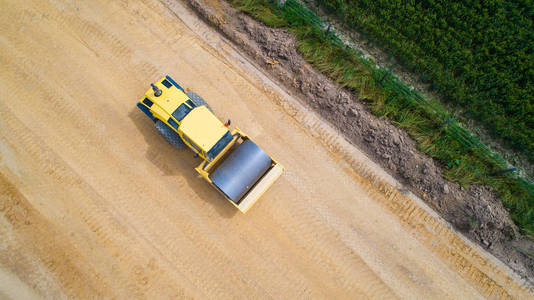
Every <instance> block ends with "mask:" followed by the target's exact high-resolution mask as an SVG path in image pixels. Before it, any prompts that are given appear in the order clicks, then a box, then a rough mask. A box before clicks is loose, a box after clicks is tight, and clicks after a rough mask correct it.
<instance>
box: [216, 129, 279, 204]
mask: <svg viewBox="0 0 534 300" xmlns="http://www.w3.org/2000/svg"><path fill="white" fill-rule="evenodd" d="M270 166H271V158H270V157H269V156H268V155H267V154H266V153H265V152H263V150H261V149H260V147H258V146H257V145H256V144H254V142H252V141H251V140H245V141H244V142H243V143H242V144H241V145H239V146H238V147H237V149H235V150H234V152H232V154H230V155H229V156H228V158H227V159H226V160H225V161H224V162H223V163H222V164H221V165H220V166H219V167H218V168H217V170H215V172H213V174H212V176H211V181H212V182H213V184H214V185H215V186H217V187H218V188H219V189H220V190H221V191H223V193H224V194H226V196H228V198H230V199H231V200H232V201H234V202H235V203H237V202H239V200H240V199H241V198H242V197H243V195H245V194H246V193H247V192H248V191H249V190H250V188H251V187H252V186H253V185H254V183H256V182H257V181H258V179H260V178H261V177H262V176H263V174H265V172H266V171H267V170H268V169H269V167H270Z"/></svg>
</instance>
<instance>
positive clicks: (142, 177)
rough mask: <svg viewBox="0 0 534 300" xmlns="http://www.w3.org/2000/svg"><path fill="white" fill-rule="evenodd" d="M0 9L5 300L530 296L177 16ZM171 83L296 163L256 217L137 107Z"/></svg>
mask: <svg viewBox="0 0 534 300" xmlns="http://www.w3.org/2000/svg"><path fill="white" fill-rule="evenodd" d="M0 7H2V12H3V18H2V19H1V20H0V65H1V66H2V68H0V267H1V270H2V271H1V272H0V278H3V279H5V280H2V281H3V283H4V282H8V280H9V282H12V283H13V284H7V285H6V284H1V285H0V290H1V291H0V296H3V297H4V296H5V297H11V298H18V297H25V296H24V295H28V296H27V297H32V296H33V295H34V294H38V295H39V296H40V297H44V298H50V299H60V298H77V299H87V298H93V299H94V298H97V299H102V298H120V299H131V298H149V299H162V298H163V299H167V298H214V299H222V298H247V299H251V298H290V299H294V298H345V299H347V298H380V299H386V298H410V299H412V298H420V299H444V298H456V299H458V298H483V297H490V298H506V297H512V298H528V297H531V296H532V290H529V288H528V287H526V286H525V285H524V283H522V282H519V281H518V279H517V276H514V275H513V274H512V273H511V272H510V270H509V269H507V268H506V267H505V266H504V265H503V264H500V263H499V262H498V261H496V260H495V259H494V258H492V257H491V256H489V255H488V254H487V253H485V252H484V251H483V250H481V249H480V248H479V247H477V246H474V245H472V244H471V243H469V242H468V241H466V240H464V239H463V238H461V237H460V236H458V235H457V234H456V233H454V231H452V230H451V229H450V226H448V225H446V224H445V223H444V222H443V221H442V220H441V219H440V218H439V217H437V216H436V215H435V214H432V212H431V211H429V210H428V208H426V207H425V206H424V204H422V203H421V202H420V201H418V200H417V199H415V198H414V197H409V196H405V195H403V194H401V193H398V192H397V191H396V189H395V188H394V184H395V183H394V181H393V180H392V179H391V178H389V177H387V175H385V173H383V172H380V170H378V169H377V168H376V166H373V165H371V164H370V163H369V164H366V161H365V157H363V156H362V155H361V154H358V152H357V150H356V149H353V148H351V146H350V145H348V143H346V142H344V141H343V140H342V139H340V138H339V137H338V136H337V135H335V132H334V131H332V130H331V129H329V127H328V126H327V125H325V124H323V123H322V122H320V121H319V120H318V119H317V118H316V117H315V116H314V115H312V114H311V113H309V112H307V111H306V110H305V109H303V108H302V107H301V106H299V105H298V104H297V103H296V102H293V101H292V100H291V99H289V98H285V95H284V94H283V92H282V91H280V90H277V89H276V88H275V87H272V86H270V85H269V83H265V82H263V81H262V77H261V76H260V75H257V74H255V73H254V72H253V71H251V69H250V68H245V67H243V66H244V65H245V64H246V59H243V58H242V57H240V56H239V54H238V53H237V52H235V51H234V50H233V49H232V47H231V46H230V45H229V44H228V43H226V42H225V41H224V39H222V38H220V37H219V36H218V35H217V34H215V33H213V32H210V29H209V28H208V27H206V26H205V25H204V24H203V23H202V22H201V21H200V20H198V19H196V18H194V17H193V16H192V14H191V12H190V11H189V10H187V9H186V7H185V5H184V4H182V3H180V2H177V3H173V4H172V6H171V7H169V3H164V4H162V3H160V2H156V1H126V2H119V1H117V2H111V3H110V2H109V1H91V2H90V3H88V2H86V1H65V2H62V1H52V2H42V1H2V2H1V3H0ZM166 73H168V74H170V75H171V76H173V77H174V78H175V79H176V80H177V81H178V82H180V83H182V84H183V85H184V86H185V87H188V88H190V89H192V90H195V91H196V92H198V93H199V94H200V95H201V96H203V97H204V98H205V99H207V100H208V102H209V103H210V105H211V107H212V108H213V109H214V111H215V113H216V114H218V115H219V116H220V117H221V118H223V119H226V118H231V119H232V123H233V124H237V125H238V126H239V127H240V128H242V129H243V130H245V132H247V133H248V134H249V135H250V136H252V137H253V138H254V139H255V140H256V141H257V142H258V143H259V144H260V145H261V146H262V147H263V148H264V149H265V150H266V151H267V153H269V154H272V155H273V156H274V157H276V158H277V159H278V160H279V161H280V162H281V163H282V164H284V166H285V167H286V169H287V171H286V172H285V173H284V175H283V176H282V177H281V179H280V180H279V181H278V182H277V183H276V184H275V185H274V186H273V187H272V189H270V190H269V191H268V192H267V193H266V194H265V195H264V197H263V198H262V199H261V200H260V201H259V202H258V203H257V204H256V206H254V208H252V209H251V210H250V211H249V212H248V213H247V214H246V215H242V214H240V213H238V212H237V211H236V210H235V208H234V207H233V206H232V205H231V204H230V203H228V202H227V201H226V200H224V199H223V198H222V197H221V196H220V195H219V194H218V193H217V192H216V191H214V190H212V189H211V188H210V187H209V186H208V185H207V184H206V183H205V182H203V181H202V180H201V179H200V178H198V177H197V176H195V172H194V170H193V167H194V166H196V164H198V161H197V160H196V159H195V158H193V157H192V154H191V153H190V152H180V151H177V150H175V149H173V148H172V147H171V146H170V145H168V144H167V143H166V142H165V140H164V139H163V138H162V137H160V136H158V135H157V134H156V130H155V129H154V128H153V123H152V122H151V121H150V120H149V119H148V118H146V116H144V115H143V114H142V113H141V112H140V111H138V110H137V109H136V108H135V102H136V100H137V99H138V98H139V97H140V96H142V94H143V93H144V92H145V90H146V89H147V84H148V83H149V82H150V81H152V80H156V79H158V78H159V77H160V76H161V75H164V74H166ZM286 96H287V95H286Z"/></svg>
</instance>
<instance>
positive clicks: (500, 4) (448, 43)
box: [317, 0, 534, 162]
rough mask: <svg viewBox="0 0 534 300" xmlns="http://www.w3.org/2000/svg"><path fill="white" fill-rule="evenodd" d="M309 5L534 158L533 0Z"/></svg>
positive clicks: (360, 0) (347, 0)
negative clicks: (332, 16) (338, 21)
mask: <svg viewBox="0 0 534 300" xmlns="http://www.w3.org/2000/svg"><path fill="white" fill-rule="evenodd" d="M317 2H318V3H319V4H320V5H322V7H323V8H325V9H326V10H327V11H329V12H331V13H333V14H335V15H336V16H337V17H339V18H340V19H341V20H343V21H344V22H345V23H346V24H347V25H349V26H350V27H351V28H354V29H356V30H358V31H360V32H361V33H364V35H365V36H366V37H367V38H369V39H371V40H373V41H374V42H376V43H377V44H379V45H380V46H381V47H382V48H384V50H386V52H388V53H389V54H391V55H393V56H394V57H396V58H397V60H398V61H399V62H400V63H401V64H402V65H403V66H405V67H407V68H408V69H410V70H411V71H413V72H415V73H416V74H418V75H420V76H421V80H422V81H424V82H428V83H430V87H431V89H434V90H436V91H437V92H438V93H440V94H441V95H443V96H444V97H443V98H444V99H445V101H448V102H450V103H453V105H454V106H456V107H457V108H459V109H462V110H463V111H465V116H466V117H468V118H473V119H476V120H478V121H479V122H480V123H481V124H483V125H484V126H485V127H486V128H487V129H488V130H489V132H490V133H492V134H493V135H494V136H495V137H498V138H502V139H503V140H504V142H505V143H506V144H507V145H508V146H509V147H511V148H513V149H514V150H515V151H518V152H521V153H523V154H525V155H526V156H527V157H528V158H529V160H530V161H531V162H534V24H533V18H534V1H530V0H514V1H503V0H490V1H480V0H478V1H474V0H467V1H466V0H463V1H462V0H451V1H436V0H426V1H415V0H317Z"/></svg>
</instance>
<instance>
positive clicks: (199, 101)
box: [185, 92, 213, 112]
mask: <svg viewBox="0 0 534 300" xmlns="http://www.w3.org/2000/svg"><path fill="white" fill-rule="evenodd" d="M185 94H186V95H187V97H189V99H191V101H192V102H193V104H195V105H196V106H202V105H204V106H206V107H207V108H208V109H209V110H210V111H211V112H213V110H211V107H210V106H209V105H208V103H206V101H204V99H202V97H200V96H199V95H197V94H196V93H195V92H187V93H185Z"/></svg>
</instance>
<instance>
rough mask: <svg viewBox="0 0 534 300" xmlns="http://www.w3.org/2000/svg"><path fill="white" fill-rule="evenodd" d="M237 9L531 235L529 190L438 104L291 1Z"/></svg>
mask: <svg viewBox="0 0 534 300" xmlns="http://www.w3.org/2000/svg"><path fill="white" fill-rule="evenodd" d="M230 3H232V4H233V5H234V6H235V7H236V8H238V9H240V10H241V11H243V12H245V13H247V14H249V15H251V16H252V17H254V18H256V19H258V20H260V21H262V22H263V23H265V24H266V25H268V26H271V27H284V28H288V29H289V30H290V31H291V32H293V33H294V34H295V35H296V37H297V40H298V43H297V49H298V51H299V52H300V53H301V54H302V56H303V57H304V58H305V59H306V60H307V61H308V62H310V63H311V64H312V65H313V66H314V67H316V68H317V69H318V70H320V71H321V72H323V73H324V74H326V75H327V76H329V77H330V78H331V79H333V80H334V81H336V82H337V83H338V84H340V85H342V86H344V87H346V88H348V89H349V90H351V91H352V92H353V93H354V94H355V95H356V96H357V97H358V98H360V99H366V102H367V104H368V106H369V107H370V109H371V111H372V112H373V113H374V114H375V115H377V116H380V117H386V118H388V119H389V120H390V121H391V122H392V123H393V124H395V125H397V126H399V127H401V128H403V129H405V130H406V131H407V132H408V134H409V135H410V136H411V137H412V138H413V139H414V140H415V141H417V143H418V149H419V150H420V151H422V152H424V153H426V154H427V155H429V156H431V157H433V158H435V159H436V160H437V161H438V162H439V163H440V164H441V167H442V169H443V171H444V176H445V177H446V178H447V179H449V180H452V181H455V182H458V183H460V184H461V185H463V186H468V185H470V184H485V185H489V186H490V187H492V188H493V189H494V190H495V191H497V192H498V193H499V195H500V197H501V199H502V201H503V203H504V205H505V206H506V207H507V208H508V209H509V210H510V212H511V216H512V219H513V220H514V221H515V222H516V224H518V226H519V227H520V228H521V229H522V230H523V231H524V232H525V233H527V234H528V235H530V236H531V237H534V187H533V186H532V184H530V183H529V182H527V181H525V180H523V179H521V178H518V177H517V176H515V175H513V174H511V173H506V174H501V175H496V174H498V173H499V171H501V170H503V169H504V168H507V167H508V165H507V163H506V162H505V161H504V160H503V159H502V158H501V157H500V156H498V155H496V154H494V153H493V152H491V151H490V150H489V149H487V147H485V146H484V145H483V144H481V143H480V142H479V141H478V140H477V139H476V138H474V137H472V136H471V135H470V134H469V132H467V131H466V130H465V129H463V128H462V127H460V126H459V125H458V124H457V123H456V122H455V121H453V120H452V119H450V117H449V115H448V114H447V113H446V112H445V111H444V110H443V109H441V108H440V107H439V106H438V105H436V104H434V103H431V102H428V101H426V100H425V99H423V98H422V97H421V96H420V95H419V94H418V93H417V92H415V91H413V90H411V89H409V88H408V87H406V86H404V85H403V84H402V83H400V82H399V81H398V80H397V79H396V78H395V77H394V76H392V75H390V74H388V73H387V71H386V70H384V69H381V68H377V66H376V65H374V64H373V62H371V61H368V60H366V59H364V58H363V57H362V56H361V53H359V52H358V51H356V50H354V49H351V48H349V47H347V46H345V45H344V44H343V42H342V41H341V40H339V38H337V37H336V36H335V35H333V34H328V33H327V32H325V30H324V28H325V26H324V24H323V23H322V21H321V20H320V19H319V18H318V17H317V16H316V15H315V14H314V13H313V12H311V11H309V10H307V9H305V8H304V7H303V6H302V5H300V4H299V3H298V2H296V1H295V0H288V1H287V2H286V4H285V5H284V6H281V7H280V6H277V5H276V4H274V3H273V2H271V1H269V0H230Z"/></svg>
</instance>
